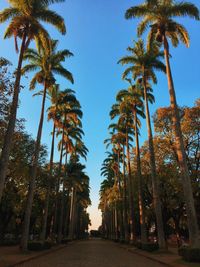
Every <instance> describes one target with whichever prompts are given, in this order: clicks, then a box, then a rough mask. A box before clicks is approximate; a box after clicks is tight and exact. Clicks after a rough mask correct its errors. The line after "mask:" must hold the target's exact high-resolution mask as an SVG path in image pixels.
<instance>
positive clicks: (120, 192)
mask: <svg viewBox="0 0 200 267" xmlns="http://www.w3.org/2000/svg"><path fill="white" fill-rule="evenodd" d="M117 161H118V162H117V165H118V169H117V177H118V190H119V197H120V201H119V205H120V209H119V212H120V218H119V227H120V240H121V241H122V240H124V224H123V205H122V201H123V196H122V187H121V181H120V150H119V151H118V155H117Z"/></svg>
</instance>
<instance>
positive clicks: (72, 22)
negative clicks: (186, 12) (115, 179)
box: [0, 0, 200, 229]
mask: <svg viewBox="0 0 200 267" xmlns="http://www.w3.org/2000/svg"><path fill="white" fill-rule="evenodd" d="M190 2H192V3H194V4H196V5H197V6H198V7H199V8H200V4H199V1H198V0H191V1H190ZM139 3H142V1H138V0H135V1H133V0H118V1H116V0H66V1H65V3H62V4H59V5H58V4H55V5H52V6H51V8H52V9H54V10H56V11H57V12H59V14H61V15H62V16H63V17H64V18H65V22H66V25H67V34H66V35H65V36H62V35H60V34H59V33H58V32H56V31H55V30H54V29H53V28H52V27H49V26H48V27H47V28H48V30H49V31H50V33H51V35H52V38H53V39H58V40H59V42H60V45H59V48H60V49H65V48H67V49H69V50H70V51H71V52H73V53H74V57H73V58H70V59H68V61H66V63H65V64H66V66H67V68H68V69H69V70H70V71H71V72H72V73H73V75H74V79H75V84H74V85H71V84H70V83H69V82H66V81H65V80H63V79H60V78H59V77H58V79H57V82H58V83H60V84H61V89H66V88H72V89H75V91H76V93H77V97H78V99H79V100H80V102H81V105H82V109H83V113H84V117H83V128H84V131H85V137H84V141H85V143H86V145H87V147H88V148H89V151H90V152H89V154H88V160H87V162H86V166H87V168H86V170H87V174H88V175H89V177H90V186H91V200H92V206H91V207H90V208H89V209H88V210H89V212H90V217H91V220H92V228H93V229H95V228H98V226H99V225H100V224H101V214H100V212H99V211H98V201H99V188H100V183H101V181H102V180H103V178H102V177H101V176H100V168H101V164H102V162H103V160H104V158H105V146H104V144H103V140H104V139H105V138H107V134H108V130H107V127H108V125H109V123H110V119H109V111H110V108H111V105H112V104H113V103H114V102H115V95H116V93H117V91H119V90H120V89H124V88H126V87H127V84H126V83H125V82H124V81H122V80H121V75H122V72H123V69H124V68H123V67H121V66H120V65H118V64H117V61H118V60H119V59H120V57H122V56H124V55H126V54H127V52H126V48H127V46H129V45H131V43H132V40H136V39H137V38H136V26H137V22H138V21H137V20H129V21H127V20H125V18H124V13H125V11H126V10H127V8H129V7H131V6H133V5H137V4H139ZM6 6H8V3H7V1H6V0H1V1H0V10H2V9H3V8H5V7H6ZM181 22H182V23H184V25H185V26H186V27H187V29H188V31H189V33H190V38H191V46H190V48H186V47H184V46H183V45H180V46H179V47H178V48H176V49H172V50H171V55H172V58H171V62H172V71H173V76H174V83H175V88H176V92H177V99H178V103H179V105H187V106H191V105H193V104H194V102H195V100H196V99H197V98H199V97H200V83H199V77H200V67H199V61H200V54H199V48H200V37H199V32H200V23H199V22H196V21H192V20H190V19H181ZM5 27H6V25H0V40H1V41H0V56H4V57H6V58H8V59H9V60H11V61H12V62H13V65H14V67H16V64H17V55H16V53H15V48H14V41H13V39H11V40H3V32H4V30H5ZM31 76H32V75H30V77H31ZM28 82H29V81H28V79H25V80H24V79H23V81H22V84H23V85H25V89H24V90H23V91H22V92H21V94H20V108H19V110H18V117H23V118H25V119H26V129H27V131H28V132H29V133H31V134H32V135H33V137H35V136H36V132H37V127H38V121H39V114H40V107H41V98H40V97H34V98H33V97H32V95H33V92H30V91H29V89H28ZM39 89H41V87H40V86H38V90H39ZM154 92H155V98H156V103H155V105H153V106H152V107H151V113H152V114H153V113H154V112H155V110H156V109H157V108H158V107H160V106H168V105H169V96H168V88H167V80H166V77H165V75H164V74H161V73H158V84H157V85H156V86H154ZM48 105H49V103H47V105H46V107H48ZM51 129H52V123H47V122H46V121H45V123H44V130H43V137H42V143H45V144H47V145H48V147H49V148H50V140H51V138H50V132H51ZM146 137H147V134H146V126H145V121H143V126H142V130H141V137H140V142H141V143H143V142H144V140H146ZM55 157H56V160H58V153H56V155H55Z"/></svg>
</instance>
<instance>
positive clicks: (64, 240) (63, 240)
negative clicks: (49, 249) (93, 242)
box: [61, 238, 70, 244]
mask: <svg viewBox="0 0 200 267" xmlns="http://www.w3.org/2000/svg"><path fill="white" fill-rule="evenodd" d="M68 242H70V240H69V239H68V238H63V239H62V241H61V243H62V244H67V243H68Z"/></svg>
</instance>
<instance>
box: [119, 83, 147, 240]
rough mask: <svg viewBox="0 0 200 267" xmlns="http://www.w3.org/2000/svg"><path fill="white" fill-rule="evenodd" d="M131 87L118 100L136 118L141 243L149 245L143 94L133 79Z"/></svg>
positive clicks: (122, 91)
mask: <svg viewBox="0 0 200 267" xmlns="http://www.w3.org/2000/svg"><path fill="white" fill-rule="evenodd" d="M127 81H128V82H129V84H130V86H129V88H128V90H121V91H119V93H118V94H117V97H116V99H117V100H118V101H121V102H123V101H124V102H125V103H126V105H128V106H130V110H131V111H132V114H133V118H134V125H133V127H134V130H135V145H136V160H137V177H138V195H139V213H140V227H141V242H142V243H147V231H146V225H145V211H144V209H145V208H144V199H143V180H142V171H141V162H140V145H139V127H140V126H141V122H140V120H139V119H138V116H141V117H142V118H145V115H144V111H143V109H144V106H143V101H142V99H141V92H140V91H138V89H137V86H136V85H133V84H132V82H131V79H127Z"/></svg>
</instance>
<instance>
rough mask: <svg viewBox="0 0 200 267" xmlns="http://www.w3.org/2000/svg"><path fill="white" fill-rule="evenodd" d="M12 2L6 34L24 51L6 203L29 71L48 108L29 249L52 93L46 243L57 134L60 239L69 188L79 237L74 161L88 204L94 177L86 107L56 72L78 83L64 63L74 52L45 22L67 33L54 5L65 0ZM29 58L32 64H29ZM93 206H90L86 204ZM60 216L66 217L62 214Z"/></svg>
mask: <svg viewBox="0 0 200 267" xmlns="http://www.w3.org/2000/svg"><path fill="white" fill-rule="evenodd" d="M8 2H9V7H7V8H5V9H4V10H3V11H1V12H0V23H4V22H6V21H9V24H8V27H7V29H6V31H5V35H4V37H5V38H9V37H14V41H15V48H16V52H17V53H18V52H19V59H18V65H17V69H16V72H15V84H14V92H13V99H12V104H11V109H10V116H9V121H8V126H7V130H6V133H5V137H4V143H3V148H2V151H1V158H0V201H1V198H2V194H3V189H4V184H5V179H6V175H7V171H8V163H9V155H10V151H11V147H12V142H11V140H12V137H13V134H14V129H15V123H16V117H17V107H18V99H19V94H20V85H21V77H22V75H25V74H27V73H29V72H34V76H33V78H32V80H31V82H30V89H35V87H36V85H37V84H39V85H42V86H43V89H42V91H40V92H39V93H38V94H39V95H42V107H41V112H40V120H39V125H38V131H37V137H36V142H35V149H34V153H33V158H32V166H31V170H30V178H29V181H30V182H29V188H28V194H27V203H26V208H25V216H24V222H23V232H22V238H21V248H22V250H23V251H25V250H27V244H28V240H29V226H30V218H31V210H32V205H33V198H34V192H35V187H36V178H37V170H38V158H39V153H40V145H41V137H42V129H43V123H44V115H45V103H46V99H47V97H49V98H50V100H51V103H52V105H51V107H50V108H49V111H48V117H49V119H52V120H53V131H52V145H51V154H50V162H49V182H48V186H47V190H46V197H45V208H44V218H43V226H42V232H41V239H42V241H44V240H45V238H46V228H47V217H48V209H49V197H50V192H51V190H52V187H51V184H52V181H51V180H52V178H53V175H52V172H53V165H54V164H53V160H54V147H55V137H56V135H57V136H59V137H61V138H60V142H59V150H60V162H59V167H58V174H57V185H56V195H57V197H56V198H57V200H56V201H55V212H54V213H55V216H54V222H53V225H52V232H54V233H57V234H58V237H57V240H58V242H61V240H62V238H63V228H64V227H63V223H64V219H63V216H64V215H63V214H64V206H65V203H64V201H65V193H66V188H68V190H69V194H71V199H72V201H71V202H72V204H71V208H70V220H71V224H70V226H69V228H70V230H69V236H70V237H71V238H72V237H73V235H74V230H73V223H74V215H73V214H75V211H74V210H75V206H76V198H77V197H76V195H77V193H76V191H77V189H76V186H74V185H72V183H71V184H70V183H68V184H67V182H66V180H67V178H68V180H69V177H68V175H69V174H68V170H67V166H68V164H69V163H71V164H74V168H76V167H77V174H76V175H75V174H73V173H72V174H71V175H72V177H79V178H80V179H81V178H82V179H83V180H82V182H81V183H82V187H84V186H85V187H86V189H85V190H86V191H87V192H88V193H87V199H88V201H87V205H88V204H89V202H90V201H89V178H88V177H87V175H85V173H84V171H83V169H84V167H83V166H82V165H81V164H80V163H79V156H81V157H84V158H86V155H87V152H88V150H87V148H86V147H85V145H84V143H83V141H82V136H83V134H84V133H83V130H82V124H81V118H82V111H81V106H80V103H79V101H78V100H77V98H76V96H75V94H74V91H73V90H71V89H66V90H64V91H61V90H60V88H59V85H58V84H57V83H56V75H59V76H62V77H64V78H65V79H66V80H67V81H69V82H71V83H74V79H73V75H72V74H71V72H69V71H68V70H67V69H66V68H65V66H64V65H63V63H64V62H65V60H66V59H67V58H69V57H71V56H73V54H72V53H71V52H70V51H69V50H66V49H65V50H58V41H56V40H53V39H52V38H51V37H50V35H49V33H48V31H47V30H46V29H45V28H44V26H43V22H45V23H48V24H51V25H52V26H54V27H55V28H56V29H57V30H58V31H59V32H61V34H65V33H66V26H65V23H64V19H63V18H62V17H61V16H60V15H59V14H58V13H56V12H55V11H53V10H51V9H50V5H51V4H53V3H61V2H63V0H41V1H37V0H22V1H18V0H12V1H11V0H9V1H8ZM18 40H21V47H20V49H19V48H18ZM33 42H35V45H36V48H37V49H32V48H30V44H31V43H33ZM23 62H28V63H27V64H26V65H24V66H23ZM69 155H70V158H69ZM64 157H65V160H64ZM63 161H64V164H63ZM63 166H64V167H63ZM63 168H64V169H63ZM78 170H79V171H78ZM84 181H85V182H84ZM79 187H80V183H79ZM60 190H61V191H62V192H63V193H62V196H63V197H62V201H61V206H59V200H58V196H59V193H60ZM81 190H83V189H81ZM81 190H79V191H81ZM87 205H85V207H86V206H87ZM58 209H59V212H58ZM58 214H59V216H60V217H59V218H58Z"/></svg>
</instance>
